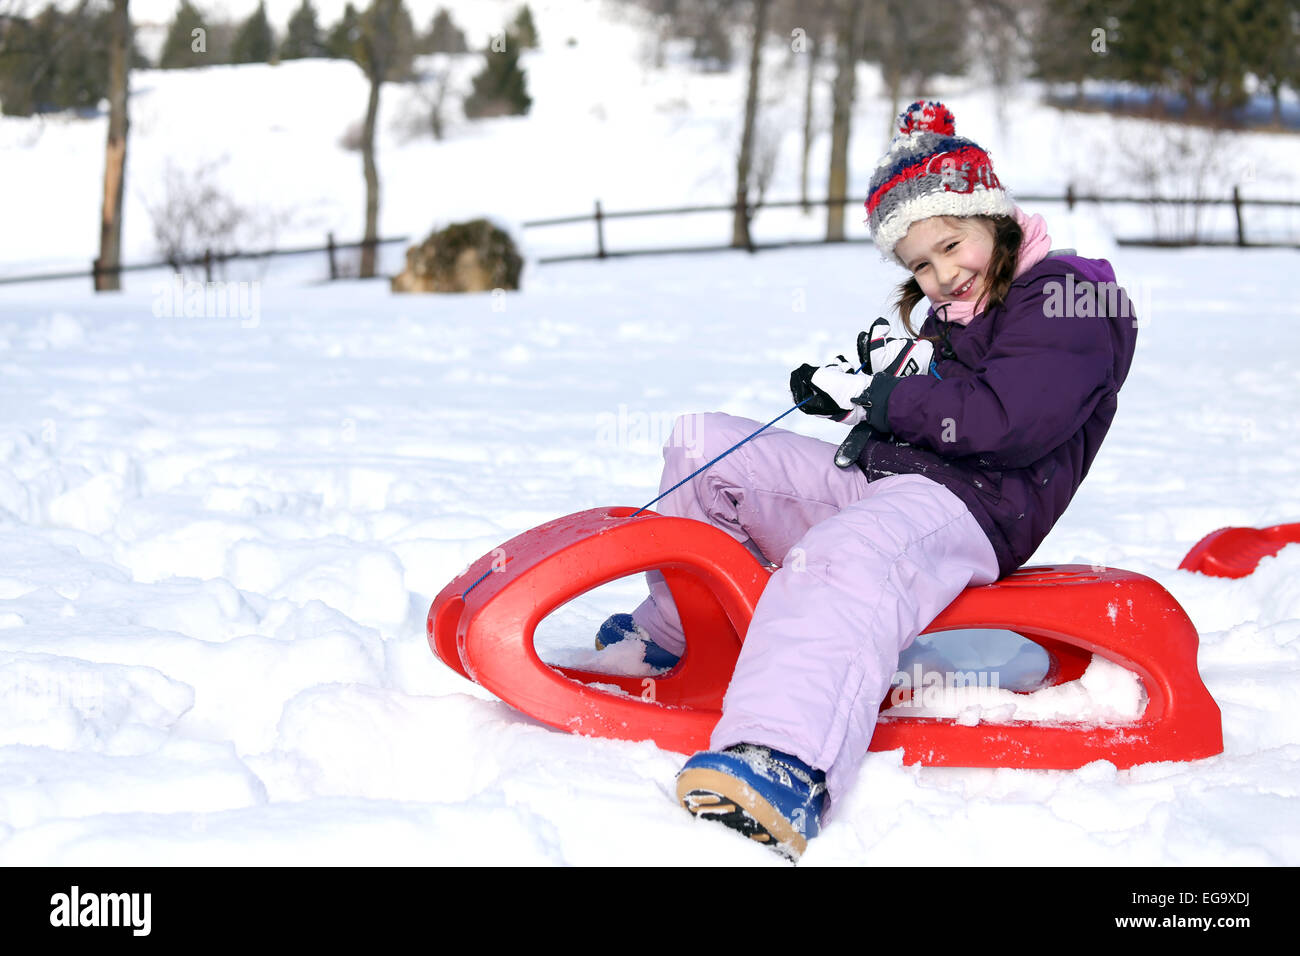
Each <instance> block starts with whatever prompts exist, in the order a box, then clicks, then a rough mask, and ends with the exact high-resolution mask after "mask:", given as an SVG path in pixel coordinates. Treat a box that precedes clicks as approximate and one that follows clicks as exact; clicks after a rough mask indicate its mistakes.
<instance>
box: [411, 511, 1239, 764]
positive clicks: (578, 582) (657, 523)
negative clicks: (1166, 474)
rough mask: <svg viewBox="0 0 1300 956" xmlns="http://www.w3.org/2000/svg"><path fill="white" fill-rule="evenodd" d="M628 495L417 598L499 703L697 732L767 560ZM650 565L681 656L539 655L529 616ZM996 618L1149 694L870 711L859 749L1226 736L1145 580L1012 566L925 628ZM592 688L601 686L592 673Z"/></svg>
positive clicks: (1115, 748)
mask: <svg viewBox="0 0 1300 956" xmlns="http://www.w3.org/2000/svg"><path fill="white" fill-rule="evenodd" d="M633 513H634V509H632V508H595V509H592V510H590V511H582V512H578V513H577V514H572V515H569V516H567V517H564V518H560V519H557V520H555V521H551V522H548V523H547V524H544V525H541V526H540V527H538V528H534V529H532V530H531V531H526V532H524V533H523V534H521V535H519V536H517V537H515V538H512V539H511V540H510V541H508V542H506V543H505V544H504V545H502V546H501V547H500V548H497V549H495V550H494V551H492V552H490V553H489V554H485V555H484V556H483V557H481V558H479V559H478V561H476V562H474V564H472V565H471V566H470V567H469V569H468V570H467V571H466V572H465V573H463V574H461V575H460V576H458V577H457V578H456V579H455V580H453V581H452V582H451V583H450V584H448V585H447V587H445V588H444V589H443V590H442V592H441V593H440V594H439V595H438V597H437V598H436V599H435V600H434V602H433V606H432V607H431V608H430V610H429V618H428V631H429V643H430V645H431V646H432V648H433V651H434V653H435V654H437V656H438V657H439V658H440V659H441V660H442V661H443V662H445V663H446V664H447V665H449V666H450V667H452V668H454V669H455V670H457V671H458V672H460V673H461V674H463V675H464V676H466V677H468V678H470V679H471V680H474V681H477V682H478V683H479V684H481V685H483V686H484V687H485V688H487V689H488V690H490V691H491V692H492V693H494V694H496V695H497V696H498V697H500V698H501V699H502V700H504V701H505V702H506V703H508V704H510V705H511V706H513V707H515V708H517V709H518V710H520V711H523V712H524V713H526V714H529V715H531V716H533V717H535V718H537V719H538V720H540V721H542V722H544V723H546V724H549V725H551V726H552V727H557V728H560V729H563V730H568V731H572V732H574V733H580V734H588V735H593V736H600V737H613V738H618V739H624V740H653V741H655V742H656V743H657V744H658V745H659V746H660V747H663V748H664V749H666V750H674V751H678V752H680V753H687V754H689V753H693V752H695V751H697V750H704V749H707V747H708V740H709V733H710V731H711V730H712V729H713V726H714V725H715V724H716V723H717V721H718V719H719V717H720V716H721V706H722V697H723V694H724V693H725V691H726V688H727V684H728V683H729V681H730V679H731V673H732V671H733V669H734V668H735V663H736V658H737V657H738V655H739V653H740V645H741V642H742V640H743V639H744V635H745V632H746V630H747V629H748V626H749V621H750V618H751V617H752V616H753V613H754V607H755V605H756V604H757V602H758V598H759V595H760V594H761V593H762V591H763V587H764V585H765V584H766V583H767V578H768V574H769V572H768V570H767V569H766V568H764V567H763V566H762V565H760V564H759V563H758V561H757V560H755V558H754V557H753V555H752V554H750V552H749V551H748V550H747V549H746V548H745V547H744V546H742V545H741V544H739V543H737V542H736V541H735V540H734V539H732V538H731V537H729V536H728V535H726V534H725V533H723V532H722V531H720V530H718V529H717V528H714V527H712V526H710V525H707V524H704V523H703V522H699V521H693V520H690V519H687V518H675V517H669V516H664V515H658V514H655V513H654V512H649V511H642V512H641V513H640V514H639V515H637V516H636V517H631V515H632V514H633ZM653 568H657V569H659V570H660V571H662V572H663V575H664V578H665V580H666V581H667V583H668V586H669V588H670V590H671V591H672V595H673V600H674V602H675V603H676V605H677V609H678V612H679V614H680V616H681V620H682V625H683V628H684V630H685V632H686V642H687V649H686V653H685V654H684V655H683V657H682V659H681V661H680V663H679V664H678V665H677V666H676V667H675V668H673V669H672V670H671V671H669V672H668V673H666V674H664V675H661V676H658V677H654V678H648V677H618V676H612V675H609V674H597V673H593V672H589V671H581V670H576V669H573V668H562V667H552V666H549V665H547V664H545V663H544V662H543V661H542V660H541V659H540V658H539V657H538V656H537V653H536V651H535V650H534V648H533V632H534V630H535V628H536V626H537V623H538V622H539V621H540V620H541V619H542V618H544V617H545V616H546V615H547V614H549V613H550V612H551V611H553V610H554V609H555V608H557V607H559V606H560V605H561V604H564V603H565V602H566V601H569V600H571V599H572V598H574V597H576V596H577V595H579V594H582V593H583V592H585V591H589V590H591V589H592V588H595V587H599V586H600V585H602V584H605V583H606V582H609V581H612V580H615V579H617V578H620V577H624V576H626V575H629V574H635V573H637V572H640V571H647V570H650V569H653ZM958 628H1000V629H1001V628H1004V629H1007V630H1012V631H1015V632H1017V633H1019V634H1022V635H1024V636H1025V637H1027V638H1028V639H1030V640H1033V641H1035V642H1037V643H1039V644H1040V645H1042V646H1043V647H1044V648H1045V649H1046V650H1047V651H1048V653H1049V655H1050V656H1051V658H1052V662H1053V663H1052V668H1051V670H1050V671H1049V674H1048V679H1047V680H1048V683H1053V682H1055V683H1059V682H1064V681H1067V680H1072V679H1074V678H1077V677H1078V676H1079V675H1080V674H1081V673H1082V672H1083V670H1084V668H1086V667H1087V665H1088V662H1089V661H1090V660H1091V656H1092V654H1094V653H1098V654H1101V655H1102V656H1104V657H1106V658H1108V659H1110V660H1112V661H1115V662H1117V663H1119V664H1121V665H1123V666H1125V667H1128V668H1129V669H1131V670H1133V671H1135V672H1137V674H1138V675H1139V676H1140V677H1141V678H1142V681H1143V683H1144V684H1145V686H1146V691H1147V697H1148V702H1147V706H1146V710H1145V711H1144V713H1143V715H1142V717H1141V718H1140V719H1138V720H1137V721H1135V722H1131V723H1127V724H1121V725H1101V726H1083V725H1079V724H1068V725H1067V724H1058V725H1050V724H1039V723H1029V722H1012V723H998V724H994V723H981V724H977V725H975V726H964V725H961V724H958V723H957V722H956V721H954V720H952V719H945V718H922V717H896V716H888V715H882V717H881V718H880V720H879V723H878V725H877V729H876V733H875V736H874V737H873V738H872V741H871V748H870V749H872V750H894V749H898V748H902V750H903V759H904V761H905V762H907V763H921V764H926V765H933V766H945V765H946V766H963V767H1033V768H1056V769H1068V768H1074V767H1080V766H1083V765H1084V764H1086V763H1089V762H1091V761H1094V760H1109V761H1111V762H1112V763H1114V764H1115V765H1116V766H1117V767H1120V768H1124V767H1131V766H1133V765H1135V764H1139V763H1146V762H1151V761H1160V760H1193V759H1197V758H1200V757H1208V756H1212V755H1214V754H1217V753H1221V752H1222V751H1223V736H1222V730H1221V726H1220V716H1219V708H1218V706H1217V705H1216V704H1215V702H1214V700H1213V698H1212V697H1211V696H1210V694H1209V692H1208V691H1207V690H1206V689H1205V685H1204V684H1203V683H1202V682H1201V678H1200V674H1199V673H1198V671H1197V668H1196V652H1197V647H1198V643H1199V640H1198V636H1197V633H1196V629H1195V628H1194V627H1193V626H1192V622H1191V621H1190V620H1189V619H1188V617H1187V614H1186V613H1185V612H1184V611H1183V609H1182V608H1181V607H1180V606H1179V604H1178V602H1177V601H1175V600H1174V598H1173V597H1172V596H1171V595H1170V594H1169V593H1168V592H1167V591H1165V590H1164V588H1162V587H1161V586H1160V585H1159V584H1157V583H1156V582H1155V581H1153V580H1151V579H1150V578H1147V577H1144V576H1142V575H1140V574H1134V573H1132V572H1129V571H1120V570H1116V569H1104V570H1102V571H1094V570H1092V569H1091V568H1088V567H1086V566H1083V565H1062V566H1057V567H1039V568H1022V569H1021V570H1020V571H1017V572H1016V573H1015V574H1012V575H1009V576H1008V577H1006V578H1004V579H1003V580H1001V581H998V582H996V583H995V584H990V585H987V586H985V587H977V588H970V589H968V590H966V591H965V592H963V593H962V594H961V595H960V596H959V597H958V598H957V600H955V601H953V603H952V604H951V605H949V606H948V607H947V608H946V609H945V610H944V611H943V613H942V614H940V615H939V616H938V618H936V619H935V621H934V622H933V623H932V624H931V625H930V627H929V628H927V629H926V631H925V633H927V634H928V633H933V632H936V631H945V630H953V629H958ZM595 684H599V685H604V687H605V688H611V687H612V688H613V689H603V688H602V687H598V686H591V685H595Z"/></svg>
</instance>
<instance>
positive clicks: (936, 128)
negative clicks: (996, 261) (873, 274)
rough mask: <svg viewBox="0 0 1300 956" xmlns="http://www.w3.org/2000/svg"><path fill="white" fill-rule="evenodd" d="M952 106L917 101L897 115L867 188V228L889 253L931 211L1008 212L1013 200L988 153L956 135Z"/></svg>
mask: <svg viewBox="0 0 1300 956" xmlns="http://www.w3.org/2000/svg"><path fill="white" fill-rule="evenodd" d="M955 129H956V121H955V119H954V118H953V115H952V111H951V110H949V109H948V107H946V106H944V105H943V104H942V103H938V102H935V101H933V100H917V101H916V102H915V103H913V104H912V105H911V106H909V107H908V108H907V109H905V110H904V111H903V112H902V113H900V114H899V116H898V128H897V132H895V134H894V139H893V141H892V142H890V144H889V152H887V153H886V154H885V155H884V157H882V158H881V160H880V162H878V163H877V164H876V171H875V172H874V173H873V174H872V176H871V189H870V191H869V192H868V193H867V202H866V207H867V228H868V229H870V230H871V239H872V241H873V242H875V244H876V247H877V248H878V249H879V250H880V252H881V254H882V255H883V256H884V257H885V258H886V259H888V258H890V257H892V256H893V254H894V247H895V246H896V245H898V241H899V240H900V239H902V238H903V237H904V236H905V235H907V230H908V229H910V228H911V226H912V223H914V222H919V221H920V220H922V219H929V218H930V217H931V216H1010V215H1012V213H1013V212H1014V210H1015V203H1013V202H1012V201H1011V197H1010V196H1008V195H1007V192H1006V190H1005V189H1003V188H1002V183H1001V182H999V181H998V177H997V176H996V175H994V173H993V163H992V161H991V160H990V159H989V154H988V153H986V152H985V151H984V150H983V149H981V148H980V147H979V146H978V145H976V144H975V143H973V142H971V141H970V140H968V139H963V138H962V137H960V136H957V135H955V133H954V130H955Z"/></svg>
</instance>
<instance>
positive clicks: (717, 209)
mask: <svg viewBox="0 0 1300 956" xmlns="http://www.w3.org/2000/svg"><path fill="white" fill-rule="evenodd" d="M1016 199H1017V200H1020V201H1022V202H1035V203H1043V202H1047V203H1065V205H1066V207H1067V208H1068V209H1074V207H1075V206H1076V205H1078V204H1080V203H1095V204H1105V203H1112V204H1130V205H1159V206H1232V207H1233V213H1234V216H1235V219H1236V239H1235V241H1224V240H1221V239H1202V238H1200V237H1199V236H1192V237H1188V238H1186V239H1163V238H1159V237H1152V238H1143V239H1117V240H1116V242H1117V243H1118V244H1119V245H1122V246H1153V247H1157V248H1168V247H1182V246H1206V247H1223V246H1233V247H1241V248H1246V247H1251V248H1268V247H1272V248H1277V247H1282V248H1300V240H1298V241H1296V242H1282V243H1278V242H1249V241H1247V239H1246V221H1245V212H1244V210H1245V207H1247V206H1261V207H1273V208H1279V207H1280V208H1291V209H1300V200H1296V199H1246V198H1243V197H1242V195H1241V190H1240V189H1239V187H1237V186H1233V187H1232V195H1231V196H1224V197H1214V198H1201V199H1183V198H1175V197H1169V198H1164V197H1159V196H1099V195H1095V194H1091V193H1077V192H1075V190H1074V186H1072V185H1071V186H1067V187H1066V190H1065V193H1064V194H1062V195H1036V196H1034V195H1022V194H1019V193H1018V194H1017V195H1016ZM857 202H860V199H856V198H855V199H850V198H848V197H843V196H841V197H827V198H825V199H808V200H803V199H788V200H781V201H778V202H766V201H764V202H762V203H758V204H755V205H753V206H746V207H745V208H744V213H745V216H746V218H747V219H748V220H750V221H752V220H753V217H754V216H755V215H757V213H758V212H759V211H761V210H763V209H789V208H794V207H796V206H797V207H800V208H803V209H811V208H813V207H818V208H821V207H830V206H845V205H848V204H849V203H857ZM736 206H737V204H736V203H722V204H717V205H707V206H674V207H668V208H664V209H625V210H619V211H617V212H607V211H605V209H604V208H603V207H602V206H601V202H600V200H599V199H597V200H596V201H595V207H594V210H593V212H590V213H585V214H582V215H575V216H559V217H555V218H550V219H533V220H529V221H527V222H525V223H523V224H522V225H523V227H524V228H525V229H541V228H547V227H551V226H568V225H574V224H576V223H582V222H591V223H594V224H595V227H596V249H595V251H594V252H588V253H570V254H566V255H554V256H542V257H539V258H538V259H537V262H538V263H539V264H541V263H548V262H573V261H578V260H587V259H610V258H617V257H623V256H646V255H670V254H681V253H692V252H720V251H724V250H730V249H735V248H736V246H734V245H733V244H731V243H722V244H718V243H715V244H712V245H700V246H672V247H662V246H661V247H653V248H642V249H620V250H611V249H609V248H608V246H607V245H606V242H605V221H606V220H608V219H645V218H651V217H656V216H683V215H693V214H697V213H731V214H733V215H734V214H735V213H736V211H737V209H736ZM409 241H410V237H409V236H393V237H391V238H388V239H376V240H373V241H370V242H367V241H366V240H364V239H363V240H361V241H359V242H335V241H334V234H333V233H329V234H328V236H327V237H326V241H325V245H323V246H303V247H298V248H292V249H263V250H261V251H258V252H214V251H213V250H211V249H209V250H207V251H206V252H205V253H204V254H203V255H202V256H197V257H194V258H190V259H168V260H163V261H161V262H145V263H136V264H132V265H118V266H114V267H112V268H106V267H103V266H101V265H100V264H99V260H98V259H96V260H95V261H94V262H92V263H91V266H90V268H89V269H88V270H84V271H83V270H76V271H71V272H50V273H43V274H38V275H19V276H0V285H10V284H14V283H20V282H46V281H53V280H60V279H90V280H92V281H94V280H95V279H96V278H97V277H98V276H100V275H111V274H118V275H120V274H122V273H124V272H142V271H146V270H149V269H162V268H165V267H170V268H171V269H172V270H173V271H176V272H179V271H180V270H181V268H183V267H186V266H203V271H204V277H205V279H206V280H207V281H208V282H211V281H212V275H213V268H214V267H216V266H219V265H221V264H223V263H225V262H230V261H236V260H245V259H269V258H274V257H276V256H300V255H313V254H320V253H324V254H325V255H326V256H327V258H328V264H329V278H330V279H331V280H335V279H338V278H339V277H340V271H339V266H338V259H337V253H338V252H340V251H342V250H347V249H364V248H366V247H367V246H383V245H390V244H392V243H395V242H409ZM870 241H871V240H870V239H869V238H866V237H865V236H864V237H862V238H858V239H836V240H832V239H825V238H821V239H785V240H779V241H775V242H763V243H756V242H753V241H752V240H751V242H750V244H749V245H748V246H747V247H744V248H747V249H748V251H750V252H756V251H758V250H760V249H781V248H788V247H793V246H809V245H822V244H824V243H829V242H837V243H865V242H870Z"/></svg>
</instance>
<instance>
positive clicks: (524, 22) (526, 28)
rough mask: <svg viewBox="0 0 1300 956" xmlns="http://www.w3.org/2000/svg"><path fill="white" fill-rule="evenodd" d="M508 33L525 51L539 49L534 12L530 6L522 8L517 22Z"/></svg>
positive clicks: (517, 16) (525, 5)
mask: <svg viewBox="0 0 1300 956" xmlns="http://www.w3.org/2000/svg"><path fill="white" fill-rule="evenodd" d="M506 32H508V33H509V34H510V35H511V36H513V37H514V38H515V41H516V42H517V43H518V44H519V46H520V47H522V48H523V49H525V50H529V49H532V50H535V49H537V46H538V44H537V27H536V26H535V25H534V24H533V11H531V10H529V9H528V4H524V5H523V7H521V8H520V10H519V13H518V14H516V16H515V22H514V23H513V24H512V25H511V27H510V29H509V30H508V31H506Z"/></svg>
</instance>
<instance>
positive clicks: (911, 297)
mask: <svg viewBox="0 0 1300 956" xmlns="http://www.w3.org/2000/svg"><path fill="white" fill-rule="evenodd" d="M943 218H944V219H945V221H946V220H950V219H953V218H957V217H953V216H944V217H943ZM969 218H971V219H979V220H982V221H983V222H984V223H986V224H987V225H988V226H990V227H991V228H992V229H993V255H992V256H991V257H990V258H989V266H988V282H987V283H986V288H985V290H984V292H983V293H981V294H980V298H979V300H978V301H977V302H976V303H975V312H976V314H978V313H979V312H981V311H983V310H984V309H990V308H992V307H993V306H995V305H1001V304H1002V303H1003V302H1005V301H1006V298H1007V293H1008V292H1010V291H1011V280H1012V279H1014V278H1015V274H1016V260H1017V258H1018V257H1019V254H1020V241H1021V240H1022V239H1023V238H1024V235H1025V234H1024V231H1023V230H1021V228H1020V223H1018V222H1016V220H1015V218H1014V217H1012V216H971V217H969ZM924 298H925V293H924V292H922V291H921V284H920V283H919V282H917V281H916V276H912V277H911V278H909V279H908V280H907V281H906V282H904V283H903V284H902V285H900V286H899V287H898V297H897V298H896V299H894V307H895V308H897V309H898V314H899V316H900V317H901V318H902V320H903V326H904V327H905V328H906V329H907V332H908V334H909V335H912V336H917V335H919V333H918V332H917V330H916V329H914V328H912V309H914V308H916V305H917V303H919V302H920V301H921V300H922V299H924ZM927 338H929V337H928V336H927ZM932 341H937V339H932Z"/></svg>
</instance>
